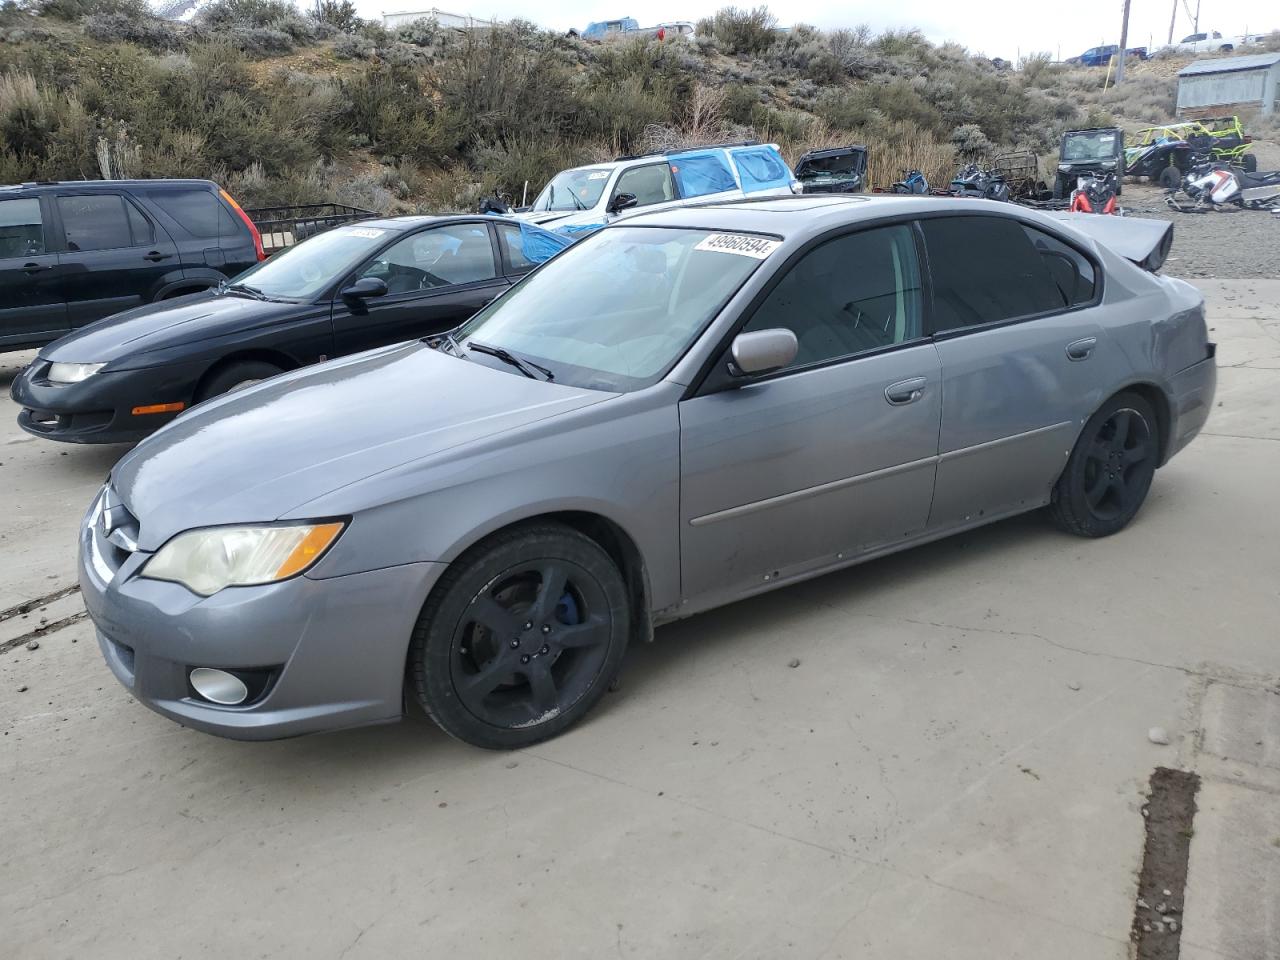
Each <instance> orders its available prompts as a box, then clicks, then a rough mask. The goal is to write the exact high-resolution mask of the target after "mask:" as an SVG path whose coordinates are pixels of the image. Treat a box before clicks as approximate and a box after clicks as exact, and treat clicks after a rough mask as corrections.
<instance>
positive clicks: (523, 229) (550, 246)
mask: <svg viewBox="0 0 1280 960" xmlns="http://www.w3.org/2000/svg"><path fill="white" fill-rule="evenodd" d="M571 243H573V238H572V237H566V236H565V235H563V234H560V233H552V232H551V231H550V230H543V229H542V227H538V226H535V225H533V224H532V223H525V222H524V221H523V220H522V221H520V252H521V253H523V254H524V256H525V259H526V260H529V261H531V262H533V263H544V262H545V261H547V260H550V259H551V258H552V257H554V256H555V255H556V254H557V253H559V252H560V251H561V250H563V249H564V248H565V247H567V246H569V245H570V244H571Z"/></svg>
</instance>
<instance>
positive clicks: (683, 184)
mask: <svg viewBox="0 0 1280 960" xmlns="http://www.w3.org/2000/svg"><path fill="white" fill-rule="evenodd" d="M671 169H672V170H673V171H675V177H676V182H677V183H678V184H679V185H680V196H682V197H706V196H710V195H711V194H713V193H725V192H727V191H730V190H737V189H738V181H736V180H735V179H734V178H733V171H732V170H730V169H729V160H728V157H726V156H725V153H724V151H723V150H712V151H707V152H705V153H682V154H680V156H678V157H676V158H675V159H674V160H672V162H671Z"/></svg>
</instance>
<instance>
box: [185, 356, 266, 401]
mask: <svg viewBox="0 0 1280 960" xmlns="http://www.w3.org/2000/svg"><path fill="white" fill-rule="evenodd" d="M280 373H284V371H283V370H281V369H280V368H279V367H277V366H276V365H275V364H273V363H267V362H265V361H263V360H246V361H244V362H241V363H233V364H231V365H230V366H228V367H223V368H222V369H221V370H218V371H216V372H215V373H214V374H213V375H212V376H210V377H209V378H208V379H207V380H206V381H205V382H204V383H202V384H201V385H200V390H199V392H198V393H197V395H196V403H204V402H205V401H206V400H212V399H213V398H214V397H220V396H222V395H223V394H224V393H235V392H236V391H237V390H243V389H245V388H246V387H251V386H253V385H254V384H255V383H258V382H259V381H262V380H266V379H267V378H268V377H274V376H276V375H277V374H280Z"/></svg>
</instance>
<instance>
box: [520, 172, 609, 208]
mask: <svg viewBox="0 0 1280 960" xmlns="http://www.w3.org/2000/svg"><path fill="white" fill-rule="evenodd" d="M609 173H610V171H609V170H608V169H604V170H600V169H593V168H591V167H584V168H583V169H581V170H565V171H564V172H563V173H558V174H556V176H555V179H554V180H552V181H551V182H550V183H548V184H547V185H546V186H545V187H543V188H542V192H541V193H540V194H538V199H537V200H535V201H533V207H532V208H531V209H532V210H535V211H546V210H558V211H560V212H572V211H574V210H590V209H591V208H592V207H594V206H595V205H596V201H598V200H599V199H600V194H602V193H603V192H604V185H605V184H606V183H608V182H609Z"/></svg>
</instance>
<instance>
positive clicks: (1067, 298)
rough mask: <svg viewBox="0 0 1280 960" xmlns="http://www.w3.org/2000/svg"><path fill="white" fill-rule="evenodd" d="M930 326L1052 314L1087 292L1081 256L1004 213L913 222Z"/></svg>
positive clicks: (1090, 285) (1087, 270)
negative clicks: (928, 284) (921, 249)
mask: <svg viewBox="0 0 1280 960" xmlns="http://www.w3.org/2000/svg"><path fill="white" fill-rule="evenodd" d="M920 226H921V228H922V229H923V231H924V237H925V246H926V249H927V250H928V253H929V273H930V275H931V276H932V278H933V324H934V329H935V331H937V332H941V331H945V330H955V329H958V328H962V327H975V326H981V325H983V324H988V323H999V322H1001V321H1004V320H1013V319H1016V318H1018V317H1031V316H1036V315H1038V314H1044V313H1052V312H1054V311H1060V310H1064V309H1068V308H1070V307H1072V306H1076V305H1079V304H1081V303H1086V302H1088V301H1089V300H1091V299H1092V298H1093V291H1094V283H1095V278H1094V275H1093V267H1092V265H1091V264H1090V263H1089V261H1088V259H1086V258H1085V257H1083V256H1081V255H1080V254H1079V253H1077V252H1076V251H1075V250H1074V249H1072V248H1071V247H1068V246H1067V245H1066V244H1063V243H1061V242H1060V241H1057V240H1056V239H1055V238H1053V237H1051V236H1049V235H1048V234H1046V233H1043V232H1041V231H1039V230H1036V229H1034V228H1028V227H1024V226H1023V225H1022V224H1021V223H1019V222H1018V221H1017V220H1014V219H1012V218H1009V217H938V218H936V219H930V220H923V221H921V223H920Z"/></svg>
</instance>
